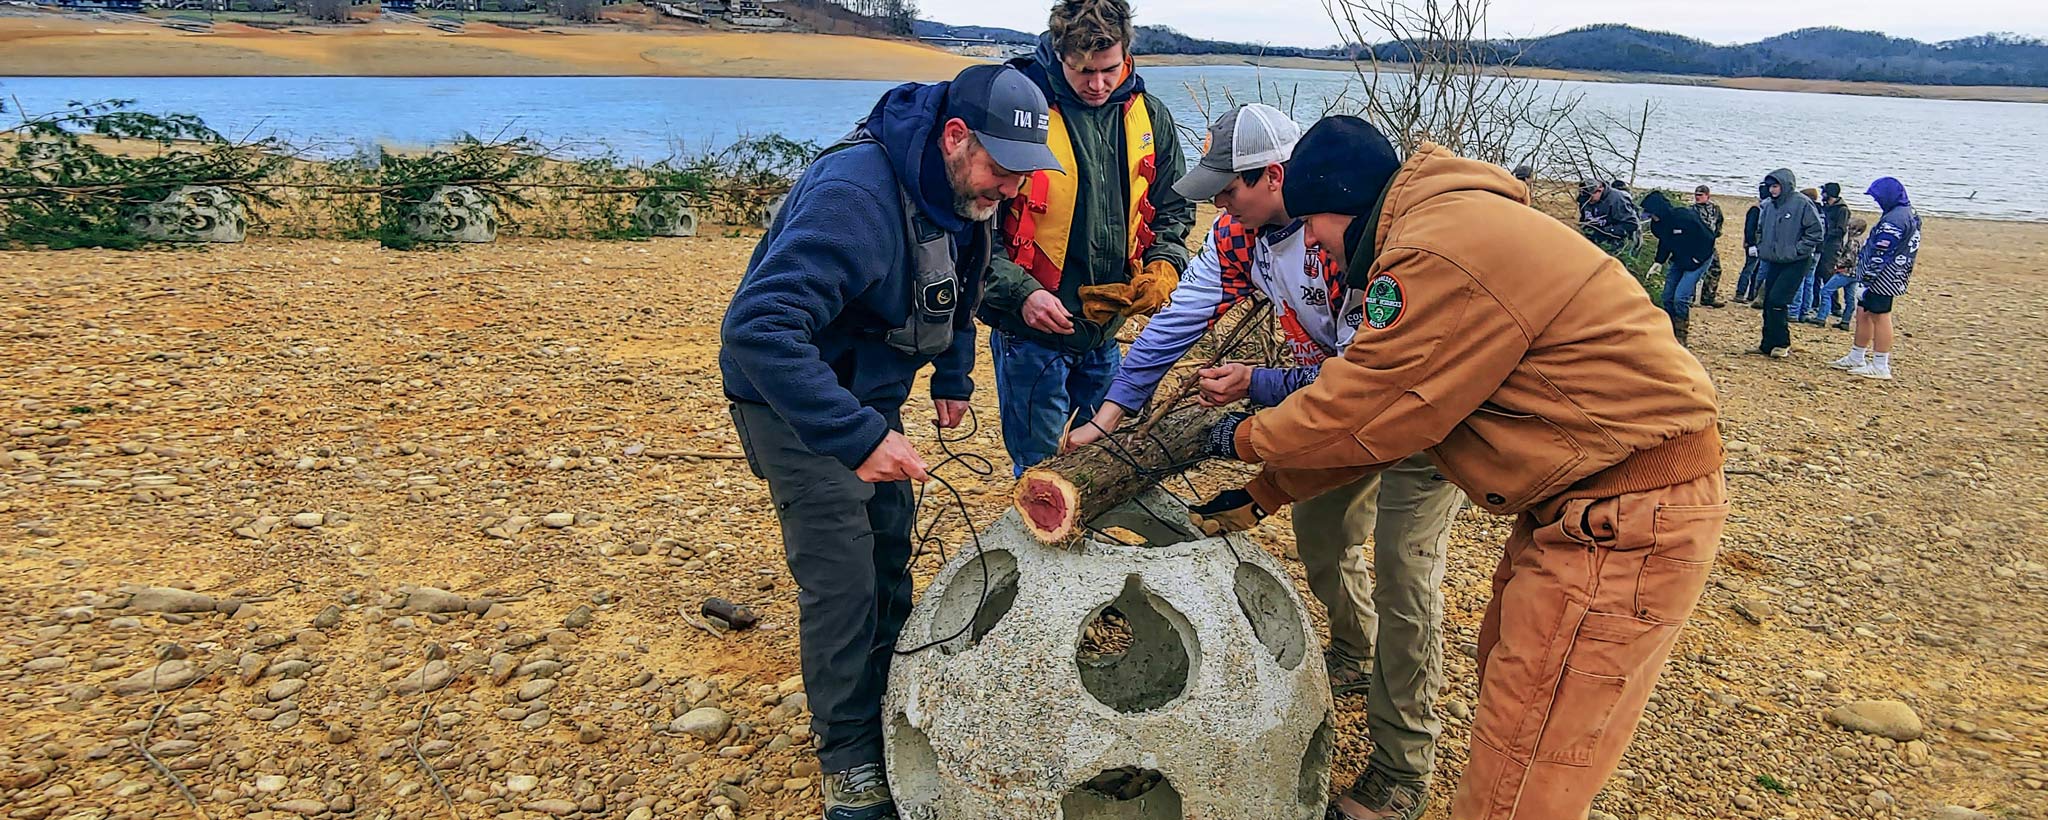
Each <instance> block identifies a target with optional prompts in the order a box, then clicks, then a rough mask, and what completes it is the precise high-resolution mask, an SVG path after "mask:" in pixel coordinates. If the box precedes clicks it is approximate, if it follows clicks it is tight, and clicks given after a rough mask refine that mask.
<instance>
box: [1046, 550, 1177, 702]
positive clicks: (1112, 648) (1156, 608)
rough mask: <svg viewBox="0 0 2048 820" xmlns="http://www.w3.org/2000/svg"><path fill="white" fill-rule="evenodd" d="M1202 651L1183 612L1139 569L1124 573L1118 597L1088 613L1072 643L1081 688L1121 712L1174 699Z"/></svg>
mask: <svg viewBox="0 0 2048 820" xmlns="http://www.w3.org/2000/svg"><path fill="white" fill-rule="evenodd" d="M1201 654H1202V653H1201V647H1200V646H1198V645H1197V644H1196V643H1195V630H1194V627H1193V626H1192V625H1190V624H1189V623H1188V620H1187V617H1186V616H1183V615H1181V614H1180V612H1178V611H1176V610H1175V609H1174V608H1173V607H1172V605H1170V604H1168V603H1166V600H1165V599H1163V598H1160V597H1159V596H1158V595H1155V594H1153V593H1152V591H1151V590H1148V589H1146V588H1145V584H1144V582H1143V581H1142V580H1140V579H1139V578H1138V576H1137V575H1130V576H1127V577H1125V579H1124V588H1123V591H1122V592H1121V593H1119V594H1118V595H1117V597H1116V599H1115V600H1113V601H1110V602H1108V603H1105V604H1103V605H1102V606H1100V607H1097V608H1096V609H1095V611H1094V612H1093V613H1092V614H1090V615H1089V616H1088V620H1087V621H1085V622H1083V623H1082V624H1081V634H1080V635H1079V636H1077V640H1076V641H1075V644H1074V664H1075V665H1076V666H1077V667H1078V668H1079V670H1080V675H1081V686H1082V688H1084V689H1087V690H1088V694H1090V695H1092V696H1094V698H1095V699H1096V700H1097V701H1098V702H1100V703H1101V704H1102V705H1104V706H1107V707H1109V708H1111V709H1115V710H1116V711H1119V712H1149V711H1151V710H1153V709H1158V708H1160V707H1162V706H1165V705H1167V704H1169V703H1172V702H1173V701H1174V700H1175V699H1178V698H1179V697H1180V696H1181V695H1182V694H1184V693H1186V692H1187V690H1188V684H1189V682H1191V681H1193V680H1194V678H1195V672H1196V669H1197V668H1198V667H1197V664H1198V663H1199V659H1200V658H1201Z"/></svg>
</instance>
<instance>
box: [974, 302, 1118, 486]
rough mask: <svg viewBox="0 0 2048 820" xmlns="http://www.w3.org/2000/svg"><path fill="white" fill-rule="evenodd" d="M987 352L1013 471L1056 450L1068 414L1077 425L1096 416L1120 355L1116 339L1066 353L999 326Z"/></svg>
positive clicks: (1057, 450)
mask: <svg viewBox="0 0 2048 820" xmlns="http://www.w3.org/2000/svg"><path fill="white" fill-rule="evenodd" d="M988 351H989V353H990V354H991V358H992V359H993V363H994V366H995V371H996V403H997V406H998V407H1000V408H1001V409H1002V416H1003V449H1004V450H1007V451H1009V453H1010V463H1011V464H1012V465H1014V466H1013V468H1012V472H1013V475H1016V476H1021V475H1023V474H1024V471H1025V470H1026V469H1027V468H1030V467H1032V466H1034V465H1036V464H1038V462H1041V461H1044V460H1046V459H1048V458H1052V457H1053V456H1054V455H1056V454H1058V453H1059V449H1060V436H1061V435H1063V434H1065V433H1066V431H1067V429H1068V424H1067V419H1068V418H1069V416H1071V417H1072V418H1073V420H1074V422H1073V426H1076V427H1078V426H1080V425H1082V424H1086V423H1088V421H1089V420H1090V419H1092V418H1094V417H1095V409H1096V408H1098V407H1100V406H1102V398H1103V397H1104V396H1106V395H1108V394H1109V382H1110V380H1111V379H1114V378H1116V369H1117V367H1118V366H1119V365H1121V364H1123V359H1124V356H1123V349H1122V348H1119V347H1118V346H1117V344H1116V342H1114V341H1112V342H1110V343H1109V344H1105V345H1103V346H1101V347H1098V348H1096V349H1094V350H1090V351H1088V352H1086V353H1069V352H1067V351H1065V350H1061V349H1059V348H1056V347H1051V346H1048V345H1045V344H1041V343H1039V342H1036V341H1033V340H1031V339H1026V338H1024V337H1021V336H1013V335H1010V334H1008V333H1003V332H1001V331H996V332H993V333H990V334H989V335H988Z"/></svg>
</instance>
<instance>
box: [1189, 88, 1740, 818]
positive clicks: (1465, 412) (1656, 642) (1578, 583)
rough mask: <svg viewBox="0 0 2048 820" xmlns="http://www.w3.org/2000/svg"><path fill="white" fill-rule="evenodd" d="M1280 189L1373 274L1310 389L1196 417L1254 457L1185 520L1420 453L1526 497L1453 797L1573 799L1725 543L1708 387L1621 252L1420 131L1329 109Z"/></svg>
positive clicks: (1525, 804)
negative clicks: (1412, 138) (1356, 321)
mask: <svg viewBox="0 0 2048 820" xmlns="http://www.w3.org/2000/svg"><path fill="white" fill-rule="evenodd" d="M1283 195H1284V197H1285V199H1286V203H1287V210H1288V212H1289V213H1292V214H1299V215H1305V216H1306V218H1307V220H1308V223H1309V230H1310V231H1311V234H1312V236H1313V237H1314V240H1315V241H1316V242H1318V243H1319V244H1321V245H1322V247H1324V248H1325V249H1328V250H1331V252H1332V254H1333V255H1334V256H1336V257H1337V259H1336V263H1337V264H1338V265H1340V266H1343V267H1344V269H1345V276H1346V279H1347V285H1348V286H1349V287H1354V288H1359V289H1361V290H1362V291H1363V292H1364V293H1365V294H1366V296H1365V316H1364V321H1363V322H1362V323H1361V325H1360V326H1359V330H1358V333H1357V335H1356V336H1355V337H1354V338H1353V340H1352V342H1351V344H1350V346H1349V347H1347V348H1346V349H1345V351H1344V355H1343V357H1342V358H1337V359H1331V360H1329V361H1328V362H1326V363H1325V364H1324V365H1323V369H1322V372H1321V374H1320V375H1319V376H1318V377H1317V379H1316V381H1315V382H1314V383H1313V384H1311V385H1310V386H1308V387H1307V388H1304V389H1302V390H1300V391H1297V392H1296V393H1294V394H1293V395H1292V396H1290V397H1289V398H1288V399H1287V400H1286V401H1285V402H1283V403H1282V404H1281V405H1280V406H1278V407H1275V408H1272V409H1270V410H1266V411H1264V412H1261V413H1259V414H1257V415H1245V414H1233V415H1232V416H1230V417H1228V418H1226V419H1225V420H1224V421H1222V422H1220V423H1219V424H1218V425H1217V427H1216V428H1215V429H1214V430H1212V431H1211V435H1210V439H1211V441H1210V449H1211V453H1212V454H1213V455H1216V456H1219V457H1227V458H1236V459H1240V460H1243V461H1247V462H1252V463H1263V464H1264V465H1265V469H1264V470H1263V472H1262V473H1261V474H1260V475H1259V476H1258V477H1257V478H1256V479H1254V480H1253V481H1252V482H1251V483H1250V485H1249V486H1247V487H1246V488H1244V489H1242V490H1232V491H1228V492H1225V493H1223V494H1222V495H1220V496H1218V497H1217V498H1216V499H1213V500H1211V501H1210V502H1208V503H1205V504H1203V505H1201V506H1199V507H1197V508H1195V515H1196V518H1197V523H1199V524H1201V525H1202V526H1203V527H1204V529H1206V530H1209V531H1211V532H1217V531H1223V530H1235V529H1243V528H1246V527H1249V526H1251V525H1252V524H1254V523H1256V522H1257V520H1258V519H1259V518H1260V517H1261V516H1263V515H1266V514H1270V513H1271V512H1273V511H1276V510H1278V509H1279V508H1280V507H1282V506H1285V505H1286V504H1289V503H1292V502H1293V501H1294V500H1296V499H1302V498H1310V497H1313V496H1314V495H1315V494H1317V493H1319V492H1321V491H1323V490H1324V489H1327V488H1329V487H1334V486H1338V485H1340V484H1343V483H1345V482H1348V481H1351V480H1355V479H1356V478H1357V477H1358V476H1359V475H1361V474H1363V473H1365V472H1368V471H1371V470H1377V469H1383V468H1384V467H1386V466H1387V465H1390V464H1393V463H1395V462H1398V461H1400V460H1401V459H1403V458H1406V457H1407V456H1409V455H1411V454H1414V453H1416V452H1423V451H1426V452H1428V453H1429V455H1430V457H1431V459H1432V460H1433V461H1434V462H1435V463H1436V465H1437V466H1438V468H1439V469H1440V470H1442V472H1443V474H1444V475H1445V476H1446V477H1447V478H1449V479H1450V480H1451V481H1452V482H1453V483H1455V484H1457V485H1458V486H1459V487H1460V488H1462V489H1464V490H1465V492H1466V493H1467V494H1468V495H1470V496H1471V498H1472V500H1473V502H1474V503H1475V504H1477V505H1479V506H1480V507H1482V508H1484V509H1486V510H1487V511H1489V512H1492V513H1495V514H1499V515H1513V516H1515V526H1514V529H1513V532H1512V534H1511V535H1510V536H1509V537H1508V540H1507V543H1506V544H1505V553H1504V554H1503V555H1502V557H1501V560H1500V564H1499V568H1498V569H1497V570H1496V571H1495V572H1494V576H1493V597H1492V600H1491V601H1490V602H1489V604H1488V607H1487V611H1486V615H1485V619H1484V621H1483V622H1482V624H1481V627H1480V635H1479V654H1478V658H1479V679H1480V687H1479V702H1478V708H1477V709H1476V710H1475V716H1474V719H1473V741H1472V752H1471V755H1470V759H1469V762H1468V764H1467V766H1466V769H1465V771H1464V773H1463V775H1462V777H1461V778H1460V780H1459V782H1458V786H1457V789H1456V792H1455V796H1454V798H1453V802H1452V806H1451V816H1452V817H1453V818H1458V819H1459V820H1470V819H1472V818H1545V819H1548V818H1559V819H1562V818H1572V819H1573V820H1576V818H1582V817H1585V816H1586V811H1587V809H1588V807H1589V806H1590V805H1591V803H1592V799H1593V795H1594V793H1595V792H1597V791H1598V790H1599V789H1600V786H1601V784H1602V783H1603V782H1604V781H1605V780H1606V778H1607V776H1608V775H1609V774H1610V773H1612V772H1613V771H1614V768H1615V766H1616V764H1617V763H1618V761H1619V760H1620V758H1621V754H1622V751H1623V750H1624V749H1625V748H1626V747H1627V746H1628V742H1629V740H1630V738H1631V737H1632V736H1633V734H1634V732H1635V727H1636V723H1637V721H1638V720H1639V719H1640V718H1641V716H1642V711H1643V706H1644V704H1645V703H1646V702H1647V701H1648V699H1649V695H1650V689H1651V687H1652V686H1653V685H1654V684H1655V682H1656V678H1657V675H1658V673H1659V672H1660V671H1661V669H1662V668H1663V665H1664V660H1665V656H1666V655H1667V654H1668V653H1669V651H1670V649H1671V645H1672V643H1673V641H1674V640H1675V639H1676V637H1677V633H1678V629H1679V626H1680V625H1681V624H1683V623H1684V621H1685V619H1686V617H1687V616H1688V615H1690V614H1691V612H1692V609H1693V605H1694V604H1695V603H1696V602H1697V601H1698V600H1699V596H1700V593H1701V592H1702V590H1703V589H1704V587H1705V584H1706V577H1707V570H1708V567H1709V565H1710V564H1711V563H1712V561H1713V559H1714V554H1715V552H1716V550H1717V549H1718V545H1719V541H1720V537H1721V530H1722V525H1723V523H1724V520H1725V519H1726V517H1727V514H1728V503H1727V500H1728V499H1727V490H1726V487H1725V485H1724V484H1723V477H1722V474H1721V464H1722V451H1721V443H1720V437H1719V435H1718V432H1717V429H1716V418H1717V415H1718V410H1717V408H1716V405H1715V399H1714V389H1713V385H1712V384H1711V383H1710V382H1709V381H1708V378H1707V374H1706V371H1705V370H1704V369H1703V368H1702V367H1701V366H1700V364H1699V362H1698V360H1696V359H1694V358H1693V357H1692V355H1691V354H1688V353H1687V352H1686V351H1685V350H1684V348H1682V347H1680V346H1679V344H1678V342H1677V340H1676V339H1675V338H1673V336H1672V333H1671V326H1670V322H1669V321H1667V320H1666V319H1665V317H1664V315H1663V313H1662V312H1661V311H1660V310H1658V308H1657V307H1656V306H1655V305H1653V304H1652V303H1651V302H1650V299H1649V297H1648V295H1647V294H1645V293H1644V292H1643V289H1642V288H1641V287H1640V286H1639V285H1638V284H1637V283H1636V282H1635V280H1634V279H1633V278H1632V277H1631V276H1629V274H1628V272H1627V271H1626V270H1625V269H1623V268H1622V266H1621V264H1620V263H1619V262H1617V261H1615V260H1614V259H1613V258H1612V257H1610V256H1608V255H1607V254H1606V253H1604V252H1602V251H1601V250H1600V249H1599V248H1597V247H1595V246H1594V245H1593V244H1592V243H1590V242H1588V241H1586V240H1585V239H1584V238H1582V237H1580V236H1579V235H1578V234H1577V233H1575V232H1574V231H1573V230H1572V229H1571V228H1570V227H1569V226H1566V225H1564V224H1563V223H1560V222H1558V221H1557V220H1555V219H1552V218H1550V217H1548V216H1545V215H1544V214H1542V213H1540V212H1538V211H1536V210H1534V209H1531V208H1528V207H1526V203H1527V201H1528V194H1527V190H1526V188H1524V187H1523V186H1522V185H1521V184H1520V183H1519V182H1518V181H1516V180H1515V179H1514V178H1513V177H1511V176H1509V175H1508V173H1507V172H1506V171H1505V170H1502V169H1500V168H1497V167H1495V166H1493V165H1489V164H1486V163H1482V162H1477V161H1473V160H1467V159H1462V158H1460V157H1457V156H1455V155H1453V154H1451V153H1450V152H1449V151H1446V150H1444V149H1443V148H1441V147H1438V146H1435V145H1432V144H1427V143H1425V144H1423V145H1422V146H1420V147H1419V148H1417V149H1416V150H1415V151H1414V152H1413V154H1412V155H1411V156H1410V157H1408V158H1407V160H1406V161H1405V162H1403V161H1401V160H1400V159H1399V158H1398V156H1397V155H1396V153H1395V151H1394V149H1393V147H1392V146H1391V145H1390V144H1388V142H1387V140H1386V138H1385V137H1384V136H1383V135H1381V134H1380V133H1379V132H1378V131H1377V130H1375V129H1374V128H1373V127H1372V126H1371V125H1369V124H1367V123H1366V122H1365V121H1363V120H1360V119H1358V118H1356V117H1332V118H1329V119H1325V120H1323V121H1322V122H1320V123H1317V124H1316V126H1315V127H1313V128H1311V129H1309V132H1308V133H1307V134H1305V135H1304V136H1303V137H1302V140H1301V143H1300V144H1299V146H1298V147H1297V148H1296V149H1295V153H1294V156H1293V159H1292V160H1291V161H1290V163H1289V164H1288V176H1287V181H1286V183H1285V185H1284V191H1283ZM1374 785H1377V786H1378V788H1362V786H1374ZM1401 789H1402V793H1398V794H1388V793H1387V790H1386V788H1385V785H1384V784H1360V785H1355V786H1354V787H1353V788H1352V789H1351V790H1350V791H1348V792H1347V793H1346V794H1344V795H1341V796H1340V797H1339V799H1338V801H1337V802H1336V804H1335V805H1334V807H1333V814H1334V816H1338V817H1342V818H1367V817H1374V818H1377V817H1414V816H1418V815H1420V814H1421V813H1422V809H1423V806H1424V803H1425V802H1426V798H1427V794H1428V790H1427V788H1426V784H1406V785H1404V786H1402V787H1401Z"/></svg>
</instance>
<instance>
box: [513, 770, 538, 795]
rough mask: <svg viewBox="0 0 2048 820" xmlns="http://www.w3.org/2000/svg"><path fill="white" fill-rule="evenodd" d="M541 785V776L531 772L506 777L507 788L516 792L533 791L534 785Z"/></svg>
mask: <svg viewBox="0 0 2048 820" xmlns="http://www.w3.org/2000/svg"><path fill="white" fill-rule="evenodd" d="M539 785H540V778H538V777H534V776H533V775H530V774H515V775H512V776H511V777H507V778H505V789H506V790H507V791H511V792H513V793H516V794H525V793H527V792H530V791H533V789H534V787H535V786H539Z"/></svg>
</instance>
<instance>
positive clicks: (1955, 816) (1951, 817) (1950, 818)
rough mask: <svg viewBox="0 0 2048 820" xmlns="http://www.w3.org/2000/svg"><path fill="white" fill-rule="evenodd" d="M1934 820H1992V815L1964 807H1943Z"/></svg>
mask: <svg viewBox="0 0 2048 820" xmlns="http://www.w3.org/2000/svg"><path fill="white" fill-rule="evenodd" d="M1933 820H1991V815H1988V814H1985V813H1983V812H1980V811H1977V810H1975V809H1966V808H1963V807H1962V806H1942V807H1941V808H1940V809H1938V810H1936V811H1935V812H1934V818H1933Z"/></svg>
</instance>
